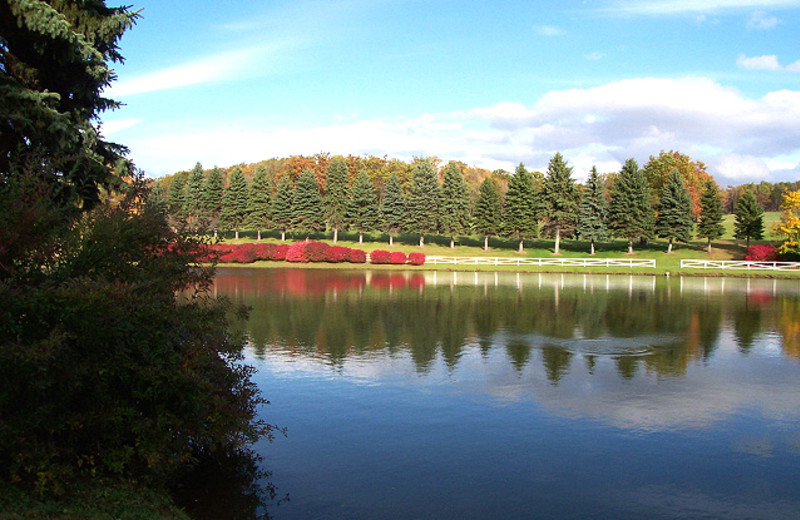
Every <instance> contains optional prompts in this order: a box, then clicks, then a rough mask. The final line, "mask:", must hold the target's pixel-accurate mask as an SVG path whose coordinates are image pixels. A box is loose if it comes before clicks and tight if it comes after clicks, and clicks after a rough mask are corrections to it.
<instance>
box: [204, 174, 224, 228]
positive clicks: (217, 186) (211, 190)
mask: <svg viewBox="0 0 800 520" xmlns="http://www.w3.org/2000/svg"><path fill="white" fill-rule="evenodd" d="M224 193H225V181H224V179H223V178H222V171H221V170H220V169H219V168H217V167H216V166H214V167H213V168H212V169H211V171H210V172H208V176H207V177H206V188H205V190H204V191H203V198H202V199H201V203H200V205H201V206H202V211H203V218H204V219H205V220H206V221H207V223H208V226H209V227H211V228H212V229H213V230H214V238H216V237H217V228H218V227H219V216H220V213H221V212H222V196H223V195H224Z"/></svg>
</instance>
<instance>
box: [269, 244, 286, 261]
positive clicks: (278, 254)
mask: <svg viewBox="0 0 800 520" xmlns="http://www.w3.org/2000/svg"><path fill="white" fill-rule="evenodd" d="M288 251H289V244H278V245H277V246H275V249H274V250H273V251H272V256H271V257H270V260H286V253H287V252H288Z"/></svg>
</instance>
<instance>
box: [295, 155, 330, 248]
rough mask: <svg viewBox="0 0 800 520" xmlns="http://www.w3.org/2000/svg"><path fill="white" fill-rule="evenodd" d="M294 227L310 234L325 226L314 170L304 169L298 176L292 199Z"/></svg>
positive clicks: (302, 232)
mask: <svg viewBox="0 0 800 520" xmlns="http://www.w3.org/2000/svg"><path fill="white" fill-rule="evenodd" d="M292 228H293V229H295V230H296V231H298V232H300V233H301V234H305V235H306V239H308V235H310V234H311V233H313V232H314V231H321V230H322V229H324V228H325V216H324V215H323V213H322V196H321V195H320V193H319V184H317V179H316V177H314V172H312V171H311V170H304V171H303V173H301V174H300V176H299V177H298V178H297V187H296V188H295V192H294V197H293V199H292Z"/></svg>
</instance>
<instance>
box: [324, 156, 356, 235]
mask: <svg viewBox="0 0 800 520" xmlns="http://www.w3.org/2000/svg"><path fill="white" fill-rule="evenodd" d="M348 181H349V179H348V172H347V163H346V162H345V161H344V159H343V158H341V157H338V156H337V157H334V159H333V160H332V161H331V163H330V165H328V171H327V174H326V175H325V196H324V197H323V198H322V204H323V206H324V209H325V220H326V222H327V224H328V227H329V228H330V229H332V230H333V243H334V244H335V243H336V242H338V241H339V230H340V229H342V227H343V226H344V224H345V221H346V219H347V207H348V204H349V202H350V194H349V193H348V192H349V189H348V184H349V182H348Z"/></svg>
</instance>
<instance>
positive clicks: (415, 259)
mask: <svg viewBox="0 0 800 520" xmlns="http://www.w3.org/2000/svg"><path fill="white" fill-rule="evenodd" d="M408 263H409V264H411V265H422V264H424V263H425V253H417V252H414V253H408Z"/></svg>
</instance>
